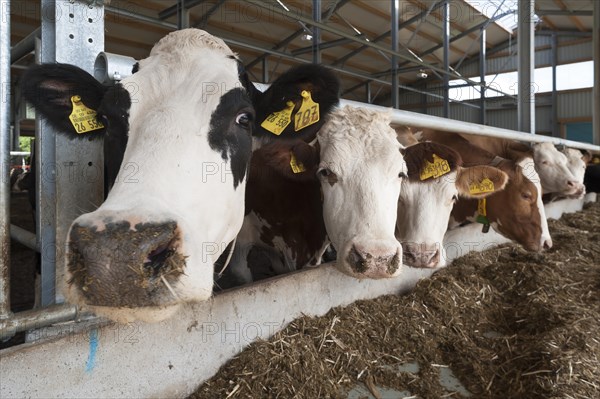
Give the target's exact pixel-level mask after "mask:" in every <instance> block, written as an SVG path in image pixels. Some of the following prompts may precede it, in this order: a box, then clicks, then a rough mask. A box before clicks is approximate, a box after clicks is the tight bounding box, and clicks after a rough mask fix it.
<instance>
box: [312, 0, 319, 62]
mask: <svg viewBox="0 0 600 399" xmlns="http://www.w3.org/2000/svg"><path fill="white" fill-rule="evenodd" d="M312 11H313V19H314V20H315V22H321V0H313V10H312ZM312 33H313V36H312V41H313V63H314V64H320V63H321V48H320V45H321V29H319V27H317V26H313V27H312Z"/></svg>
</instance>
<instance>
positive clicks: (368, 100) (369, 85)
mask: <svg viewBox="0 0 600 399" xmlns="http://www.w3.org/2000/svg"><path fill="white" fill-rule="evenodd" d="M365 91H366V94H367V95H366V100H367V101H366V102H367V104H371V101H372V94H371V82H367V83H365Z"/></svg>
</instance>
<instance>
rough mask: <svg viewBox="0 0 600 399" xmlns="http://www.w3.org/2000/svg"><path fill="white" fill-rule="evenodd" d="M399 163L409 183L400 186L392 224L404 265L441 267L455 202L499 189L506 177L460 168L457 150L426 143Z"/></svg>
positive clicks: (481, 168) (412, 148)
mask: <svg viewBox="0 0 600 399" xmlns="http://www.w3.org/2000/svg"><path fill="white" fill-rule="evenodd" d="M404 159H405V160H406V163H407V165H408V172H409V173H408V176H409V178H408V179H406V180H405V181H404V182H403V183H402V190H401V191H400V198H399V200H398V219H397V221H396V236H397V237H398V239H399V240H400V242H401V243H402V250H403V261H404V264H406V265H409V266H413V267H428V268H432V267H441V266H445V265H446V259H445V257H444V255H443V251H442V244H443V239H444V234H445V233H446V229H447V227H448V221H449V219H450V213H451V212H452V208H453V206H454V204H455V202H456V201H458V199H459V197H461V198H474V199H478V198H485V197H487V196H489V195H491V194H493V193H495V192H497V191H500V190H503V189H504V186H505V185H506V182H507V181H508V176H507V175H506V173H504V172H502V171H501V170H499V169H496V168H493V167H490V166H473V167H468V168H463V167H461V166H460V165H461V164H462V159H461V157H460V155H459V154H458V153H457V152H456V151H454V150H452V149H451V148H449V147H446V146H445V145H442V144H436V143H430V142H425V143H419V144H415V145H412V146H410V147H407V148H406V149H405V150H404ZM432 171H436V173H432Z"/></svg>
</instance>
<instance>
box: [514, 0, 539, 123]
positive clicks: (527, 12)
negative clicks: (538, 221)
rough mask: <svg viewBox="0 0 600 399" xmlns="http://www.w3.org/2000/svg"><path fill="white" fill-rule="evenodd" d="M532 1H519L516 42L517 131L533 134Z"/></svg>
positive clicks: (533, 66) (533, 63)
mask: <svg viewBox="0 0 600 399" xmlns="http://www.w3.org/2000/svg"><path fill="white" fill-rule="evenodd" d="M534 15H535V14H534V9H533V0H521V1H519V5H518V24H517V29H518V30H517V35H518V36H517V42H518V56H519V67H518V75H519V83H518V84H519V95H518V108H517V119H518V126H519V130H520V131H522V132H528V133H533V134H535V90H534V86H533V74H534V69H535V57H534V56H535V53H534V33H533V28H534V26H533V16H534Z"/></svg>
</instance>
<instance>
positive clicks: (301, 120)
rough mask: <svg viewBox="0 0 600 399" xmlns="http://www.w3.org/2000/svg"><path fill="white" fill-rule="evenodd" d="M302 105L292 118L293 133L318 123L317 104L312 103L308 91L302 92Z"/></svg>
mask: <svg viewBox="0 0 600 399" xmlns="http://www.w3.org/2000/svg"><path fill="white" fill-rule="evenodd" d="M300 95H301V96H302V105H301V106H300V109H299V110H298V113H297V114H296V117H295V118H294V131H296V132H297V131H298V130H302V129H304V128H305V127H307V126H310V125H314V124H315V123H317V122H318V121H319V118H320V115H319V104H318V103H316V102H314V101H313V99H312V97H311V95H310V91H307V90H302V93H300Z"/></svg>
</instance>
